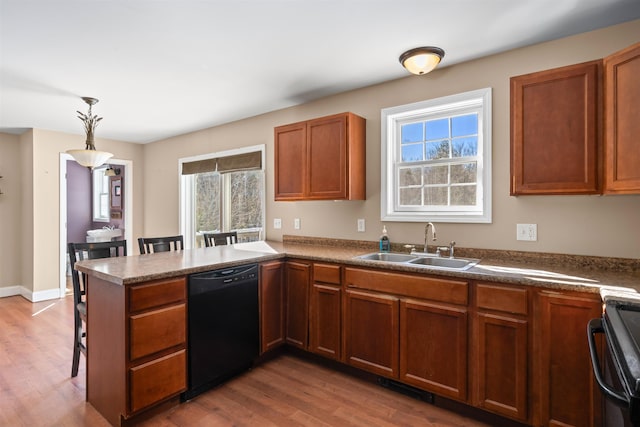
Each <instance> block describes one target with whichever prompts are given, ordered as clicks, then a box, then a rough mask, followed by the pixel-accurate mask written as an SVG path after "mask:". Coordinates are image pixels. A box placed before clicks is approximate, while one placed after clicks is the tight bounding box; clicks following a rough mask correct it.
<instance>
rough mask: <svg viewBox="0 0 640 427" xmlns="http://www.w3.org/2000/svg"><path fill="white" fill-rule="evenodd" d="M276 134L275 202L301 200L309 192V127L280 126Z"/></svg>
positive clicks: (300, 125)
mask: <svg viewBox="0 0 640 427" xmlns="http://www.w3.org/2000/svg"><path fill="white" fill-rule="evenodd" d="M274 134H275V135H274V146H275V176H274V181H275V183H274V185H275V200H300V199H302V198H303V197H304V195H305V194H306V191H307V190H306V188H305V186H306V179H305V176H306V174H307V171H306V167H307V162H306V159H307V157H308V156H307V125H306V123H305V122H301V123H293V124H290V125H286V126H280V127H277V128H275V130H274Z"/></svg>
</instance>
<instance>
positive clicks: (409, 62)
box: [400, 46, 444, 75]
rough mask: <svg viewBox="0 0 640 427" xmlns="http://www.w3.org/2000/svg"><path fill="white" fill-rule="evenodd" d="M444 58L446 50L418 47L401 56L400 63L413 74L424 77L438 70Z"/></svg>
mask: <svg viewBox="0 0 640 427" xmlns="http://www.w3.org/2000/svg"><path fill="white" fill-rule="evenodd" d="M443 57H444V50H442V49H440V48H439V47H433V46H425V47H416V48H414V49H409V50H408V51H406V52H405V53H403V54H402V55H400V63H401V64H402V66H403V67H404V68H406V69H407V70H408V71H409V72H410V73H411V74H416V75H422V74H427V73H428V72H430V71H431V70H433V69H434V68H436V67H437V66H438V64H439V63H440V60H442V58H443Z"/></svg>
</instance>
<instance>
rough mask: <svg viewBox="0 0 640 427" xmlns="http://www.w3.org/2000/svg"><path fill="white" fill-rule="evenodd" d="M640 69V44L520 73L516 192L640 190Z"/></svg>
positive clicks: (514, 87) (514, 135)
mask: <svg viewBox="0 0 640 427" xmlns="http://www.w3.org/2000/svg"><path fill="white" fill-rule="evenodd" d="M603 63H604V67H603ZM639 74H640V43H637V44H635V45H633V46H630V47H628V48H626V49H624V50H622V51H619V52H616V53H614V54H613V55H610V56H608V57H606V58H604V60H596V61H590V62H585V63H582V64H576V65H570V66H567V67H561V68H556V69H552V70H546V71H541V72H537V73H532V74H526V75H522V76H517V77H512V78H511V185H510V192H511V195H516V196H517V195H526V194H600V193H605V194H631V193H640V142H639V141H638V138H637V135H638V134H639V132H640V122H639V121H638V120H637V117H640V106H639V105H638V103H637V99H638V97H640V82H639V81H638V79H637V76H638V75H639ZM603 116H604V120H603ZM603 135H604V139H603Z"/></svg>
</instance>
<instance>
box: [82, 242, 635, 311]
mask: <svg viewBox="0 0 640 427" xmlns="http://www.w3.org/2000/svg"><path fill="white" fill-rule="evenodd" d="M392 250H393V251H394V252H406V251H407V250H406V249H404V248H403V247H402V246H397V247H396V246H394V247H392ZM376 251H377V248H376V243H375V242H365V241H351V240H340V239H321V238H308V237H296V236H285V237H284V241H283V242H270V241H266V242H252V243H241V244H236V245H232V246H220V247H213V248H199V249H192V250H184V251H178V252H162V253H157V254H151V255H134V256H128V257H118V258H106V259H96V260H90V261H80V262H78V263H77V264H76V265H77V267H78V270H80V271H83V272H85V273H88V274H90V275H93V276H96V277H99V278H101V279H104V280H106V281H109V282H112V283H116V284H121V285H128V284H133V283H139V282H143V281H148V280H155V279H162V278H169V277H174V276H179V275H184V274H191V273H197V272H201V271H207V270H212V269H218V268H226V267H231V266H235V265H240V264H246V263H250V262H265V261H269V260H275V259H281V258H284V257H289V258H299V259H306V260H312V261H322V262H336V263H342V264H346V265H352V266H362V267H376V268H380V269H383V270H389V271H404V272H409V273H420V274H435V275H439V276H448V277H459V278H466V279H473V280H485V281H493V282H500V283H511V284H518V285H533V286H538V287H544V288H549V289H558V290H574V291H581V292H590V293H600V295H601V296H602V297H603V298H604V299H607V298H625V299H636V298H638V299H639V300H640V260H636V259H620V258H605V257H584V256H572V255H561V254H543V253H529V252H514V251H492V250H477V249H465V248H457V249H456V256H458V257H469V258H480V259H481V261H480V263H479V264H477V265H476V266H474V267H472V268H471V269H469V270H466V271H455V270H436V269H432V268H427V267H421V266H415V265H408V264H403V263H400V264H398V263H382V262H379V261H366V260H360V259H356V258H355V257H357V256H359V255H363V254H366V253H371V252H376Z"/></svg>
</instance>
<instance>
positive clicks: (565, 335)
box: [533, 291, 602, 427]
mask: <svg viewBox="0 0 640 427" xmlns="http://www.w3.org/2000/svg"><path fill="white" fill-rule="evenodd" d="M601 316H602V302H601V300H600V297H599V295H597V294H596V295H593V294H582V295H580V294H571V293H555V292H547V291H540V292H539V293H538V295H537V300H536V318H535V325H534V327H535V329H536V330H537V331H538V333H536V335H535V341H534V346H535V349H534V362H535V363H534V367H533V372H534V378H535V395H536V396H538V397H539V399H540V401H539V405H538V414H537V415H538V417H537V418H538V419H537V420H536V421H535V425H543V426H581V427H591V426H600V425H602V397H601V395H600V391H599V389H598V386H597V384H595V380H594V376H593V371H592V367H591V361H590V356H589V347H588V344H587V338H586V325H587V322H588V321H589V320H590V319H593V318H598V317H601Z"/></svg>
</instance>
